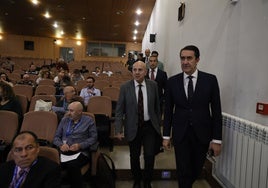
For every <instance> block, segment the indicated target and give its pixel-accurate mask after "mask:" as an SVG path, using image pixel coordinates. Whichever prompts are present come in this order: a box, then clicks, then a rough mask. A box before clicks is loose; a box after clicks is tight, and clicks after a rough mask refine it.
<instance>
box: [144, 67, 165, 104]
mask: <svg viewBox="0 0 268 188" xmlns="http://www.w3.org/2000/svg"><path fill="white" fill-rule="evenodd" d="M149 72H150V69H148V71H147V75H146V78H148V79H150V76H151V75H149ZM154 81H156V82H157V86H158V96H159V97H160V100H161V101H163V100H164V92H165V88H166V83H167V73H166V72H165V71H162V70H160V69H159V68H158V69H157V73H156V77H155V80H154Z"/></svg>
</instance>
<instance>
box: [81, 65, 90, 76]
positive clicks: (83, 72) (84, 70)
mask: <svg viewBox="0 0 268 188" xmlns="http://www.w3.org/2000/svg"><path fill="white" fill-rule="evenodd" d="M80 73H81V74H85V73H89V71H88V70H87V68H86V66H85V65H83V66H82V69H81V70H80Z"/></svg>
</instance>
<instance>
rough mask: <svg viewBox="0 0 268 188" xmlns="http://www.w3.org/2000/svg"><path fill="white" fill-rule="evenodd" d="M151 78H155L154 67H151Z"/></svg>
mask: <svg viewBox="0 0 268 188" xmlns="http://www.w3.org/2000/svg"><path fill="white" fill-rule="evenodd" d="M151 80H154V69H151Z"/></svg>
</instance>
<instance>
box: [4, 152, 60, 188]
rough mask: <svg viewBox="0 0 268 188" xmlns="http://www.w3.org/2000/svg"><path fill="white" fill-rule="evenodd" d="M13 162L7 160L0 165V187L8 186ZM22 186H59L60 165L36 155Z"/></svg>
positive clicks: (48, 187) (47, 187)
mask: <svg viewBox="0 0 268 188" xmlns="http://www.w3.org/2000/svg"><path fill="white" fill-rule="evenodd" d="M15 166H16V165H15V162H14V161H9V162H6V163H3V164H1V166H0V187H1V188H8V187H9V184H10V183H11V181H12V177H13V173H14V169H15ZM23 187H24V188H37V187H38V188H60V166H59V165H58V164H57V163H55V162H52V161H50V160H49V159H46V158H44V157H38V160H37V163H36V164H35V165H33V166H32V167H31V169H30V171H29V174H28V175H27V177H26V179H25V181H24V184H23Z"/></svg>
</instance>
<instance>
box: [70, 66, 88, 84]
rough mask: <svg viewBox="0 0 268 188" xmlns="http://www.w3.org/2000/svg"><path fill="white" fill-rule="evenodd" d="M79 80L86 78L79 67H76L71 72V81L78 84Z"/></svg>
mask: <svg viewBox="0 0 268 188" xmlns="http://www.w3.org/2000/svg"><path fill="white" fill-rule="evenodd" d="M79 80H85V78H84V76H83V75H82V74H81V73H80V70H79V69H74V71H73V73H72V74H71V81H72V83H73V84H74V85H76V84H77V82H78V81H79Z"/></svg>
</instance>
